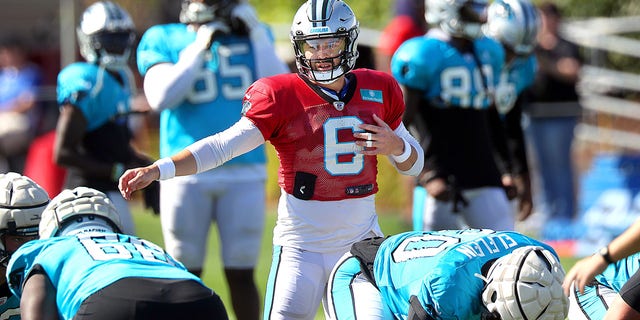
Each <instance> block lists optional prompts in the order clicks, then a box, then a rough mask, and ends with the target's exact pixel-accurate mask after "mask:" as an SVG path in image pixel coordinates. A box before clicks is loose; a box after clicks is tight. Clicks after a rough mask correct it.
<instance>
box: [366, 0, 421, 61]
mask: <svg viewBox="0 0 640 320" xmlns="http://www.w3.org/2000/svg"><path fill="white" fill-rule="evenodd" d="M424 6H425V0H396V2H395V16H394V17H393V19H392V20H391V21H390V22H389V23H388V24H387V26H386V27H385V28H384V29H383V30H382V34H381V35H380V41H379V44H378V48H377V50H376V51H377V52H376V69H378V70H380V71H384V72H389V73H391V70H390V63H391V57H392V56H393V54H394V53H395V52H396V50H397V49H398V47H399V46H400V45H401V44H402V43H403V42H404V41H406V40H409V39H411V38H413V37H418V36H422V35H424V34H425V32H427V21H426V20H425V17H424V12H425V9H424Z"/></svg>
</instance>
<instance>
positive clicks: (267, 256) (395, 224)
mask: <svg viewBox="0 0 640 320" xmlns="http://www.w3.org/2000/svg"><path fill="white" fill-rule="evenodd" d="M132 211H133V216H134V220H135V223H136V228H137V233H138V236H140V237H142V238H144V239H147V240H150V241H152V242H154V243H156V244H158V245H163V241H162V234H161V231H160V219H159V218H158V217H157V216H155V215H153V214H152V213H151V211H146V210H144V209H142V207H141V206H140V204H138V203H133V204H132ZM275 221H276V214H275V209H274V208H272V209H270V210H268V213H267V219H266V224H265V231H264V237H263V242H262V251H261V252H260V258H259V260H258V266H257V268H256V281H257V283H258V290H259V291H260V293H261V294H263V293H264V291H265V286H266V283H267V277H268V276H269V268H270V264H271V249H272V245H271V238H272V230H273V227H274V226H275ZM380 226H381V227H382V231H383V232H384V233H385V234H396V233H399V232H403V231H407V230H410V229H411V226H410V225H409V224H407V223H406V222H404V220H403V219H402V218H401V217H400V215H394V214H389V213H386V214H381V215H380ZM219 257H220V253H219V249H218V233H217V229H216V228H212V232H211V234H210V235H209V254H208V255H207V257H206V261H205V266H204V272H203V274H202V278H203V279H204V282H205V283H206V284H207V285H208V286H209V287H210V288H212V289H213V290H215V291H216V292H217V293H218V294H219V295H220V297H221V298H222V300H223V301H224V304H225V306H227V311H228V312H229V317H230V319H235V316H234V314H233V310H231V307H230V306H231V301H230V300H229V291H228V288H227V285H226V283H225V279H224V274H223V272H222V265H221V263H220V258H219ZM575 261H576V259H563V260H562V264H563V266H564V267H565V270H568V268H570V267H571V266H572V265H573V264H574V263H575ZM316 319H324V316H323V315H322V312H321V310H318V315H317V316H316Z"/></svg>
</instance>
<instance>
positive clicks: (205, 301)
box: [73, 278, 228, 320]
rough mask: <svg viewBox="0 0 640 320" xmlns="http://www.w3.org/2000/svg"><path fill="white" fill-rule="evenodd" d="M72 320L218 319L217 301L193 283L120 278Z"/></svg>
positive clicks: (222, 313)
mask: <svg viewBox="0 0 640 320" xmlns="http://www.w3.org/2000/svg"><path fill="white" fill-rule="evenodd" d="M73 319H74V320H89V319H91V320H120V319H140V320H142V319H155V320H163V319H167V320H169V319H171V320H175V319H194V320H197V319H221V320H227V319H228V316H227V311H226V309H225V308H224V305H223V304H222V300H220V297H219V296H218V295H217V294H216V293H215V292H213V291H212V290H211V289H209V288H207V287H205V286H203V285H202V284H200V283H198V282H196V281H193V280H183V279H179V280H172V279H156V278H124V279H121V280H118V281H116V282H114V283H112V284H111V285H109V286H107V287H105V288H103V289H102V290H100V291H98V292H96V293H94V294H92V295H91V296H89V297H88V298H87V299H85V300H84V301H83V302H82V304H81V305H80V309H79V310H78V312H77V313H76V315H75V317H73Z"/></svg>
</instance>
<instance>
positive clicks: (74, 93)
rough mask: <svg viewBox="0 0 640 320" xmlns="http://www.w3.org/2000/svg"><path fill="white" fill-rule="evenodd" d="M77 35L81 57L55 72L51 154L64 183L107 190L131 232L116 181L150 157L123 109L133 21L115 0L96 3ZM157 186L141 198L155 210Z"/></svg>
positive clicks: (129, 92)
mask: <svg viewBox="0 0 640 320" xmlns="http://www.w3.org/2000/svg"><path fill="white" fill-rule="evenodd" d="M77 36H78V44H79V46H80V54H81V55H82V56H83V57H84V58H85V59H86V62H77V63H73V64H71V65H68V66H66V67H65V68H64V69H63V70H62V71H60V73H59V74H58V86H57V95H58V104H59V105H60V109H61V111H60V117H59V118H58V125H57V128H56V142H55V146H54V159H55V161H56V163H58V164H59V165H61V166H63V167H65V168H67V170H68V171H67V178H66V182H65V187H66V188H74V187H77V186H87V187H91V188H94V189H97V190H100V191H102V192H104V193H106V194H107V195H108V196H109V198H110V199H111V202H113V204H114V205H115V206H116V208H118V212H119V213H120V217H121V220H122V224H123V226H124V229H123V232H126V233H127V234H134V232H135V228H134V223H133V219H132V217H131V212H130V210H129V205H128V203H127V201H125V200H124V199H123V198H122V196H121V195H120V193H119V192H117V190H118V186H117V181H118V177H119V176H120V175H121V174H122V172H124V170H125V169H127V168H130V167H135V166H140V165H145V164H149V163H151V162H152V160H151V159H150V158H149V157H148V156H146V155H144V154H142V153H140V152H138V151H137V150H136V149H134V148H133V146H132V145H131V138H132V133H131V130H130V129H129V122H128V114H129V113H130V112H131V111H132V110H133V108H134V107H135V106H137V105H133V104H132V103H131V98H132V96H133V92H135V85H134V83H133V77H132V73H131V69H130V68H129V66H128V62H129V55H130V53H131V52H132V51H133V50H134V42H135V29H134V25H133V21H132V20H131V17H130V16H129V14H128V13H127V12H126V11H125V10H124V9H123V8H122V7H120V6H118V5H117V4H115V3H113V2H110V1H102V2H96V3H94V4H92V5H91V6H89V7H88V8H87V9H86V10H85V11H84V13H83V15H82V19H81V21H80V25H79V27H78V29H77ZM157 186H158V184H157V183H156V184H154V185H153V187H152V188H151V189H148V190H146V191H145V199H146V200H147V201H146V203H147V204H148V205H149V206H151V207H152V208H155V209H156V210H157V204H156V203H157V202H158V201H157V189H158V188H157ZM154 187H155V188H154Z"/></svg>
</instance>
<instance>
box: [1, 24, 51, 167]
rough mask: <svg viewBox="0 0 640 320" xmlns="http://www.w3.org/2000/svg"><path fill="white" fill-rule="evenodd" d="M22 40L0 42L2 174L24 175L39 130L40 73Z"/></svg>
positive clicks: (3, 40)
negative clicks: (27, 159)
mask: <svg viewBox="0 0 640 320" xmlns="http://www.w3.org/2000/svg"><path fill="white" fill-rule="evenodd" d="M27 54H28V52H27V47H26V45H25V44H24V43H23V41H22V40H21V39H18V38H16V37H14V36H8V37H6V38H5V39H2V40H0V123H1V124H2V125H0V172H7V171H14V172H19V173H22V172H23V170H24V162H25V157H26V154H27V150H28V148H29V143H30V142H31V140H32V139H33V136H34V134H35V126H36V121H37V119H36V113H35V112H36V110H35V108H34V107H35V106H36V103H37V101H38V86H39V85H40V81H41V74H40V69H39V68H38V67H37V66H36V65H35V64H34V63H32V62H31V61H29V59H28V56H27Z"/></svg>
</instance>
